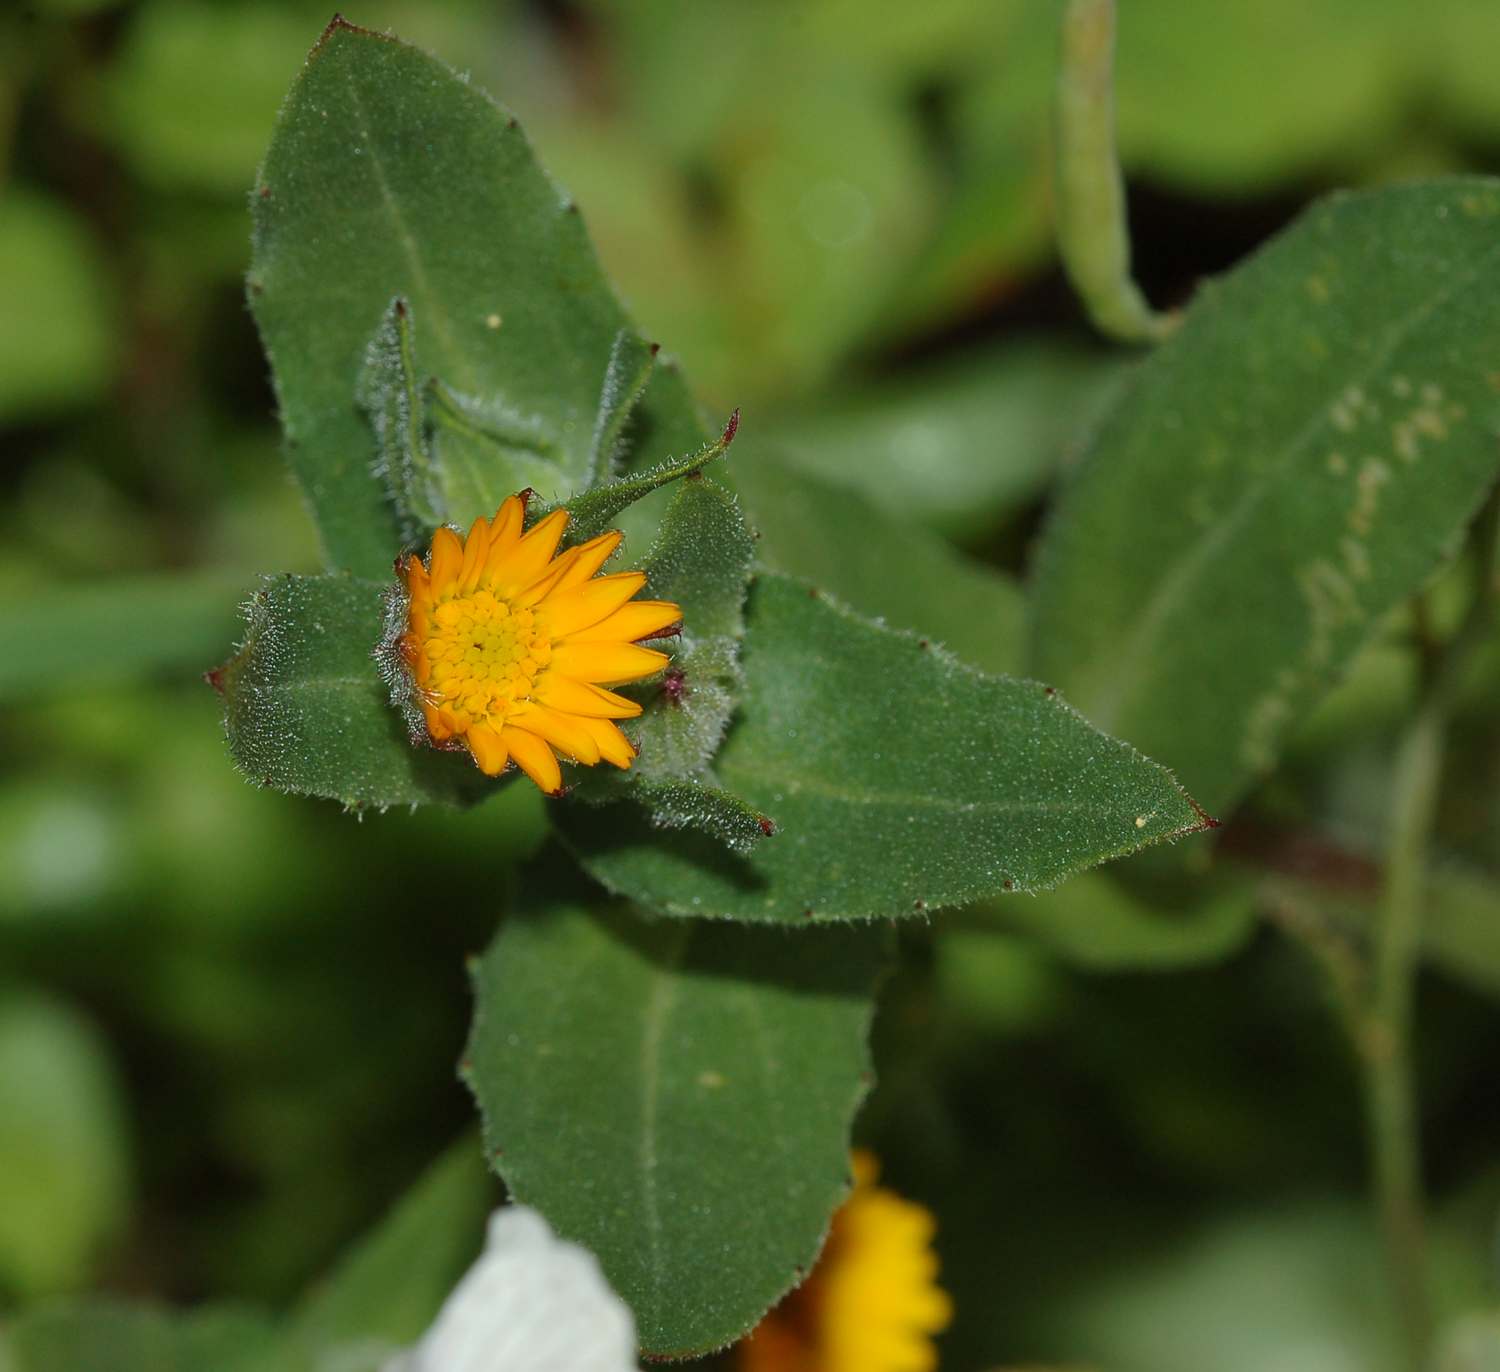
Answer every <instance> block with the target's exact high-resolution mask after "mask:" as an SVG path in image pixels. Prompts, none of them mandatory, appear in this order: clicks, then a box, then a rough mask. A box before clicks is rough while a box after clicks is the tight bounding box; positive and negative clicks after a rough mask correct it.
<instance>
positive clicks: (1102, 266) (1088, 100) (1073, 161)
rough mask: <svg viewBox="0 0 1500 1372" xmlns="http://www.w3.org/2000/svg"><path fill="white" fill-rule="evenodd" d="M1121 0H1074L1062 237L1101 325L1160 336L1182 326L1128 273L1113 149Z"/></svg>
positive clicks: (1135, 335) (1075, 278)
mask: <svg viewBox="0 0 1500 1372" xmlns="http://www.w3.org/2000/svg"><path fill="white" fill-rule="evenodd" d="M1114 56H1115V0H1068V3H1067V6H1066V7H1065V9H1064V11H1063V24H1062V50H1061V62H1060V65H1059V68H1058V78H1057V108H1056V123H1057V241H1058V248H1059V250H1060V251H1061V253H1062V260H1063V266H1064V267H1065V268H1066V270H1067V273H1068V279H1069V280H1070V281H1072V283H1073V287H1074V289H1075V290H1076V291H1077V292H1078V294H1079V296H1080V298H1081V299H1082V300H1083V304H1084V307H1085V308H1086V309H1087V310H1088V313H1089V317H1090V318H1091V319H1092V320H1093V321H1094V324H1095V325H1096V326H1097V327H1098V328H1099V330H1100V331H1101V332H1102V333H1106V334H1108V335H1110V336H1111V337H1113V338H1118V339H1121V340H1123V341H1124V342H1127V343H1154V342H1158V341H1159V340H1161V339H1163V338H1165V337H1166V336H1167V335H1168V334H1169V333H1171V332H1172V330H1173V329H1174V328H1176V326H1177V323H1178V319H1177V316H1176V315H1164V314H1157V313H1155V312H1154V311H1153V310H1152V309H1151V306H1150V305H1148V304H1147V303H1146V298H1145V297H1144V296H1143V295H1142V294H1141V292H1140V290H1139V289H1138V288H1137V286H1136V284H1135V282H1134V281H1133V280H1132V279H1131V275H1130V231H1129V227H1128V225H1127V222H1126V217H1125V183H1124V179H1123V178H1122V177H1121V175H1120V162H1119V158H1118V156H1117V153H1116V149H1115V98H1114Z"/></svg>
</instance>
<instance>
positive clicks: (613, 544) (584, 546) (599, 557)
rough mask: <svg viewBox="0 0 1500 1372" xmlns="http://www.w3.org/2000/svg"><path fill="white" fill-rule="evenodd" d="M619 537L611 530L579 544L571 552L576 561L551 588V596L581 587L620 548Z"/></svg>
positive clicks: (616, 531) (615, 531)
mask: <svg viewBox="0 0 1500 1372" xmlns="http://www.w3.org/2000/svg"><path fill="white" fill-rule="evenodd" d="M621 537H622V535H621V533H620V532H619V530H618V529H611V530H610V531H609V532H608V533H607V534H600V535H599V537H598V538H591V539H589V541H588V542H587V543H580V544H579V545H578V546H577V548H575V549H574V550H573V551H574V552H576V553H577V554H578V556H577V559H576V560H575V561H574V563H573V565H572V566H571V567H569V568H568V570H567V572H566V573H565V574H564V575H563V577H562V579H561V580H560V581H559V582H558V583H557V585H556V586H554V587H553V588H552V594H554V595H556V594H558V593H559V592H562V591H571V590H572V589H573V587H575V586H582V585H583V583H584V582H585V581H587V580H588V579H589V578H590V577H591V576H593V574H594V573H595V572H597V571H598V570H599V569H600V568H601V567H602V566H604V564H605V563H606V562H608V561H609V559H610V558H611V557H612V556H614V551H615V549H616V548H618V547H619V546H620V539H621Z"/></svg>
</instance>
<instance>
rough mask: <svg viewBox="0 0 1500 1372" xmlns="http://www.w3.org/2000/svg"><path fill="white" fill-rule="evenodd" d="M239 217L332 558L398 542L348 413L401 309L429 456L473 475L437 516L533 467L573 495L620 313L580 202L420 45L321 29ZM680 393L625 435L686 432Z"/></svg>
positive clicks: (509, 122)
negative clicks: (388, 316) (245, 212)
mask: <svg viewBox="0 0 1500 1372" xmlns="http://www.w3.org/2000/svg"><path fill="white" fill-rule="evenodd" d="M254 210H255V235H254V259H253V263H252V267H251V272H250V300H251V305H252V307H253V309H254V312H255V317H256V320H257V322H258V324H259V325H260V330H261V335H262V338H263V339H264V341H265V345H266V351H267V353H268V354H269V356H270V358H271V364H272V370H273V373H274V376H275V381H276V387H277V393H278V396H279V398H280V402H281V413H282V420H283V423H284V425H285V428H286V436H287V451H288V457H289V459H290V461H291V464H292V467H293V470H294V471H295V472H296V474H297V476H298V479H299V480H300V481H301V482H302V485H303V488H304V490H305V491H306V492H307V496H308V499H309V501H310V503H311V505H312V509H313V512H314V514H315V516H316V518H317V520H318V524H319V527H320V529H321V530H322V534H323V539H324V543H325V546H326V550H327V554H328V558H329V561H330V562H331V563H332V564H333V565H334V566H339V567H344V568H347V569H349V570H352V571H354V572H356V573H357V574H360V575H363V576H370V577H375V576H380V575H382V574H383V573H384V571H385V569H386V568H387V567H388V566H389V565H390V559H391V557H392V555H393V553H394V551H395V549H396V547H397V545H398V541H399V529H398V526H397V522H396V518H395V515H394V512H393V511H392V509H391V507H390V505H389V503H388V501H387V500H386V494H385V491H384V489H383V487H382V483H381V480H380V478H379V476H378V474H377V473H376V472H375V470H374V458H375V445H374V442H373V439H372V434H371V431H370V428H369V426H368V424H367V423H366V419H365V416H364V415H363V414H362V413H361V412H360V410H359V408H358V407H356V406H355V405H354V404H353V403H352V397H353V395H354V391H355V387H356V384H357V382H358V380H359V377H360V371H361V367H362V365H363V362H364V358H365V351H366V347H367V345H368V343H369V341H370V339H371V338H372V337H374V335H375V333H376V331H377V329H379V327H380V325H381V320H382V317H383V316H384V314H385V311H386V310H387V308H388V307H389V306H390V303H391V301H392V300H393V299H396V298H400V299H403V300H405V301H406V302H407V304H408V306H409V308H410V310H411V315H412V319H413V320H414V321H415V327H414V329H413V330H412V335H411V349H412V361H411V367H412V370H413V374H414V375H415V376H417V377H419V378H421V379H422V380H423V381H424V382H425V380H426V379H427V378H429V377H433V378H437V379H438V381H439V383H440V389H439V390H438V391H436V392H434V394H433V397H432V398H433V405H434V408H435V410H437V411H440V413H438V414H436V415H435V417H434V433H435V436H436V443H435V452H436V455H437V457H438V460H439V461H440V462H441V463H442V464H443V468H444V471H445V473H448V474H449V475H451V476H452V477H453V478H454V480H455V481H457V480H458V479H459V478H460V477H463V478H464V479H465V482H466V485H465V488H464V490H463V491H462V492H459V491H458V490H457V488H455V489H453V490H450V491H449V492H448V500H449V510H448V517H449V518H452V519H455V520H457V521H459V522H460V523H467V522H468V521H469V520H471V519H472V518H473V517H474V516H475V515H476V514H489V513H493V511H494V508H495V506H496V505H498V503H499V498H503V496H505V495H508V494H510V493H511V492H512V491H513V490H514V489H516V486H515V484H514V483H515V482H516V481H517V480H518V474H517V470H516V463H517V462H518V461H523V460H524V461H530V462H532V463H545V467H544V468H543V469H542V472H541V474H538V473H537V472H535V471H533V472H532V473H531V475H532V476H534V477H536V479H534V480H531V479H528V480H527V481H525V482H523V483H522V484H532V485H535V486H536V487H537V489H538V490H541V491H543V492H544V493H545V494H547V495H552V496H565V495H567V494H568V493H569V492H570V491H571V490H572V489H574V488H575V487H578V486H581V485H583V484H585V483H586V481H587V479H588V477H589V476H590V473H591V469H592V463H593V460H594V449H595V432H596V427H597V421H596V415H597V413H598V410H599V399H600V391H601V387H602V386H604V384H605V378H606V376H607V375H608V374H609V368H610V359H611V355H612V349H613V347H614V344H615V340H616V339H617V338H618V337H619V336H620V334H621V331H622V330H627V329H628V322H627V320H626V319H625V317H624V315H623V313H622V312H621V310H620V307H619V305H618V304H617V303H616V302H615V300H614V297H613V296H612V295H611V294H610V291H609V288H608V286H607V284H606V283H605V280H604V278H603V276H602V274H601V273H600V270H599V267H598V264H597V262H596V261H595V258H594V254H593V250H592V249H591V248H590V246H589V243H588V240H587V237H586V235H585V233H584V230H583V226H582V223H581V221H580V219H579V216H578V215H577V214H576V213H574V209H573V206H572V205H571V204H570V203H569V202H568V201H567V200H566V199H565V198H564V197H563V196H562V194H561V193H560V192H559V191H558V189H557V187H556V186H555V185H554V184H553V183H552V182H551V180H549V179H548V177H547V176H546V174H545V173H544V172H542V171H541V169H540V168H539V167H538V166H537V164H536V162H535V160H534V159H533V157H532V154H531V150H530V148H529V147H528V146H527V143H526V139H525V137H524V135H523V134H522V133H521V132H520V130H519V129H518V128H517V127H516V123H515V120H514V119H511V118H510V117H509V116H508V115H507V114H506V112H505V111H504V110H503V109H501V108H500V107H499V106H498V105H497V104H495V103H494V101H492V100H491V99H490V98H489V97H488V96H487V95H485V94H484V93H483V92H482V91H480V90H479V89H477V88H476V87H474V86H472V85H470V84H469V83H468V82H466V81H464V80H462V79H461V78H460V77H458V76H457V75H456V74H455V73H454V72H452V71H451V70H450V69H449V68H448V67H446V66H444V65H443V64H442V63H440V62H438V61H436V60H435V59H433V58H431V57H428V56H427V55H425V54H424V53H421V52H418V51H417V50H416V49H414V48H411V47H408V46H406V45H405V44H403V43H399V42H397V41H396V40H394V39H392V38H388V37H385V36H382V35H379V34H375V33H370V32H368V31H365V30H362V29H356V28H354V27H352V26H350V25H349V24H346V23H345V22H344V21H342V20H335V21H334V23H333V24H332V25H331V26H330V27H329V29H328V31H327V32H326V33H325V34H324V36H323V38H322V39H321V41H320V42H319V43H318V45H317V47H316V48H314V49H313V52H312V55H311V57H310V58H309V59H308V62H307V65H306V66H305V67H304V69H303V71H302V73H301V74H300V76H299V77H298V79H297V81H296V83H295V84H294V85H293V87H292V90H291V93H290V94H289V96H288V97H287V100H286V103H285V104H284V105H283V106H282V110H281V114H280V117H279V118H278V120H277V124H276V130H275V133H274V135H273V138H272V142H271V148H270V151H269V153H268V154H267V156H266V162H265V166H264V167H263V169H262V172H261V176H260V182H259V188H258V190H257V193H256V195H255V196H254ZM659 371H660V369H658V372H659ZM631 384H632V386H634V385H636V383H635V382H632V383H631ZM653 396H654V397H655V399H654V401H653ZM685 399H686V397H685V393H683V392H681V391H680V390H674V389H673V388H672V386H671V385H670V384H668V385H666V386H663V387H658V386H657V385H656V379H655V377H653V378H652V382H651V385H650V386H649V387H648V389H647V393H646V397H645V399H644V400H643V402H642V405H641V406H640V407H638V408H639V409H641V410H644V411H645V412H646V413H645V414H644V415H643V416H642V422H641V423H639V424H638V425H633V426H632V427H633V428H639V430H640V435H639V437H638V439H637V441H640V442H650V441H655V440H656V439H657V438H658V437H666V436H667V435H668V434H670V435H671V436H672V437H673V438H674V439H677V438H680V436H681V433H682V431H683V430H684V429H691V428H693V427H694V426H695V424H696V419H695V417H694V416H693V414H692V411H691V408H690V407H688V408H687V409H686V411H685V412H684V409H683V404H684V402H685ZM605 427H606V429H609V428H611V423H609V422H606V424H605ZM700 438H701V434H696V433H695V434H694V436H693V437H692V438H690V439H689V440H688V441H687V442H685V443H680V444H678V443H675V442H674V444H673V445H672V446H670V447H663V448H660V449H658V450H656V451H657V455H658V456H665V455H666V453H668V452H672V451H677V452H682V451H687V450H689V449H690V448H692V447H693V446H695V445H696V444H697V442H698V441H699V439H700ZM542 475H547V476H548V479H546V480H544V479H542ZM460 494H462V496H463V499H462V500H461V499H460V498H459V496H460ZM465 505H466V506H468V507H472V508H461V506H465ZM486 507H487V508H486Z"/></svg>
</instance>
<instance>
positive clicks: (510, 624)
mask: <svg viewBox="0 0 1500 1372" xmlns="http://www.w3.org/2000/svg"><path fill="white" fill-rule="evenodd" d="M525 517H526V500H525V497H524V496H518V495H513V496H511V497H510V499H509V500H507V501H506V502H505V503H504V504H503V505H501V506H500V508H499V510H497V511H496V512H495V517H494V519H492V520H490V519H484V518H480V519H476V520H475V521H474V525H473V527H472V528H471V529H470V530H469V535H468V537H467V538H466V539H460V538H459V536H458V535H457V534H455V533H454V532H453V530H451V529H439V530H438V531H437V533H436V534H434V535H433V539H432V551H431V553H430V555H429V557H428V559H427V561H426V562H425V563H424V562H423V561H422V560H421V559H420V558H418V557H416V556H408V557H406V558H404V559H403V560H401V561H400V562H399V563H398V564H397V569H398V571H399V572H400V574H401V576H402V578H403V580H404V581H405V583H406V590H407V592H408V596H409V604H408V608H407V613H406V624H405V631H404V633H403V634H402V636H401V639H400V643H399V650H400V657H401V660H402V661H403V662H404V664H405V667H406V670H407V671H408V672H409V673H410V675H411V678H412V681H413V682H414V684H415V688H416V695H415V700H416V704H417V705H418V707H419V708H420V711H421V718H422V721H423V722H424V723H425V725H426V730H427V733H428V735H429V736H430V737H431V738H432V740H433V741H434V742H435V743H437V744H439V745H440V746H447V747H463V748H467V749H468V750H469V752H470V754H471V755H472V756H473V758H474V761H475V762H476V763H477V764H478V765H479V768H480V770H481V771H483V772H485V773H487V774H488V775H490V776H499V775H500V773H501V772H503V771H504V770H505V769H506V767H507V765H508V764H509V763H511V762H514V763H515V764H516V765H517V766H518V767H520V769H521V770H522V771H523V772H525V773H526V775H527V776H529V777H530V778H531V779H532V780H533V781H534V782H535V783H536V784H537V785H538V786H539V787H541V789H542V790H543V791H545V792H547V794H549V795H555V794H557V792H558V791H560V790H561V788H562V773H561V771H560V770H559V768H558V754H561V755H562V756H564V757H568V758H571V759H573V760H574V761H575V762H581V763H585V764H587V765H589V766H593V765H594V764H596V763H598V762H599V761H600V760H601V759H602V760H604V761H605V762H611V763H613V764H614V765H615V766H616V767H629V766H630V764H631V762H632V761H633V760H634V758H635V749H634V748H633V747H632V746H631V744H630V741H629V740H628V739H627V738H626V737H625V735H624V734H622V733H621V732H620V729H619V726H618V725H616V724H615V722H614V721H615V720H619V719H629V718H631V717H632V716H634V715H638V714H640V712H641V707H640V706H639V705H638V704H636V703H635V702H634V701H632V700H626V699H625V697H624V696H620V695H616V694H615V693H614V692H613V691H609V690H606V689H605V687H606V686H617V685H621V684H623V683H624V682H627V681H638V680H639V679H640V678H642V677H648V676H651V675H652V674H653V673H654V672H658V671H660V670H661V669H662V668H663V667H665V666H666V665H667V661H668V659H667V656H666V654H665V653H659V652H656V651H655V650H654V649H651V648H644V647H642V646H641V645H640V643H639V641H638V640H641V639H647V638H651V637H653V636H656V635H660V634H661V632H662V631H663V630H664V629H667V628H669V627H670V626H671V625H673V624H676V623H677V622H678V621H679V620H680V619H681V618H682V611H681V609H680V608H679V607H678V606H676V605H673V604H672V603H670V602H669V601H665V600H633V599H632V597H633V596H634V595H635V594H636V592H637V591H639V590H640V589H641V588H642V587H643V586H644V585H645V584H646V577H645V573H643V572H617V573H615V574H613V575H610V576H597V575H595V574H596V573H597V572H598V571H599V570H600V568H602V567H603V566H604V564H605V562H606V561H607V560H608V559H609V557H610V555H611V554H612V553H613V552H614V551H615V549H616V548H617V547H619V545H620V535H619V534H618V533H607V534H601V535H600V536H599V537H598V538H593V539H590V540H589V541H588V542H587V543H580V544H578V545H577V546H575V547H572V548H569V549H568V550H567V551H566V552H564V553H561V554H558V553H557V545H558V543H559V542H560V541H561V539H562V535H563V529H564V528H565V527H566V526H567V522H568V512H567V511H566V510H554V511H553V512H552V513H551V514H549V515H547V516H546V518H544V519H541V520H539V521H538V522H537V523H536V524H535V525H534V526H533V527H532V528H530V529H528V530H526V531H525V532H524V533H523V532H522V525H523V524H524V522H525Z"/></svg>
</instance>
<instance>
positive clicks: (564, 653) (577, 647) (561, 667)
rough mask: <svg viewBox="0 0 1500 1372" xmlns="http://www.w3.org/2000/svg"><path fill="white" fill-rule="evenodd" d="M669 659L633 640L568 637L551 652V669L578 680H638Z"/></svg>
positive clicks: (669, 659)
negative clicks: (611, 641)
mask: <svg viewBox="0 0 1500 1372" xmlns="http://www.w3.org/2000/svg"><path fill="white" fill-rule="evenodd" d="M670 661H671V658H669V657H668V656H667V655H666V654H665V653H658V652H656V651H655V650H654V649H652V648H639V647H637V646H636V645H635V644H634V643H593V642H581V641H579V640H578V639H576V638H575V639H571V640H569V641H568V642H567V643H565V644H563V645H562V646H561V647H559V648H558V649H556V650H555V651H554V652H553V654H552V670H553V671H555V672H561V673H562V674H563V675H564V676H570V677H574V678H576V679H577V680H579V681H593V682H597V683H600V684H603V683H605V682H611V681H613V682H626V681H639V680H640V679H641V678H642V677H644V676H650V675H652V673H654V672H659V671H661V669H662V668H663V667H665V666H666V665H667V663H668V662H670Z"/></svg>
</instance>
